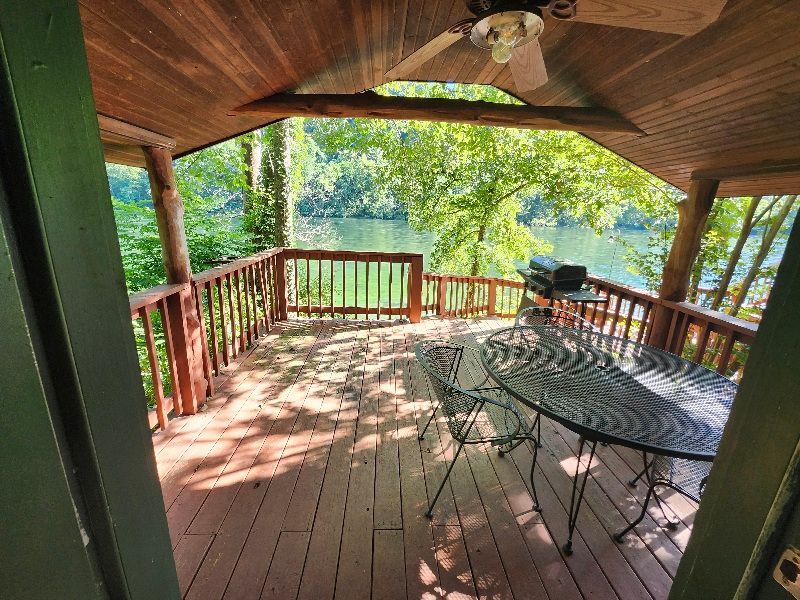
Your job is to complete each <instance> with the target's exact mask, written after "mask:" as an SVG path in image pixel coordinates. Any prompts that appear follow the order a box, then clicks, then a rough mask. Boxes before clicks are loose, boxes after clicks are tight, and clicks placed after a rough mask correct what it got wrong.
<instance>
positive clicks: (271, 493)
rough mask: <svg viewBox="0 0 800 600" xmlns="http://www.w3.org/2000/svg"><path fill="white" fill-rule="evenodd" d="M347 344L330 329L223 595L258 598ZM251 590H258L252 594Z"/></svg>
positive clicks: (233, 597) (236, 597)
mask: <svg viewBox="0 0 800 600" xmlns="http://www.w3.org/2000/svg"><path fill="white" fill-rule="evenodd" d="M348 343H350V344H351V343H352V342H351V341H350V340H348V339H347V336H346V335H337V334H336V333H335V332H332V333H331V339H330V342H329V343H328V344H326V346H325V348H324V349H323V352H322V353H321V356H320V359H319V363H318V365H317V368H316V373H315V376H314V379H313V382H312V383H311V385H310V386H308V388H307V389H305V394H304V395H305V398H304V400H303V402H302V406H301V407H300V408H299V411H298V412H299V414H298V416H297V419H296V420H295V422H294V425H293V427H292V431H291V434H290V435H289V439H288V440H287V442H286V446H285V447H284V450H283V453H282V454H281V456H280V459H279V460H278V464H277V466H276V469H275V474H274V475H273V476H272V478H271V481H270V484H269V487H268V488H267V493H266V495H265V496H264V499H263V501H262V503H261V506H260V508H259V510H258V513H257V514H256V517H255V520H254V522H253V525H252V528H251V529H250V532H249V533H248V535H247V541H246V542H245V545H244V547H243V549H242V552H241V554H240V555H239V560H238V561H237V563H236V567H235V569H234V571H233V574H232V576H231V580H230V582H229V583H228V587H227V589H226V590H225V596H224V597H225V598H232V599H237V600H238V599H246V598H251V597H252V598H257V597H258V593H260V591H261V589H262V587H263V585H264V582H265V579H266V575H267V571H266V569H265V565H268V564H269V563H270V561H271V560H272V557H273V554H274V552H275V548H276V546H277V544H278V539H279V537H280V533H281V525H282V523H283V520H284V517H285V515H286V510H287V509H288V507H289V503H290V502H291V498H292V494H293V492H294V486H295V483H296V482H297V477H298V475H299V472H300V467H301V465H302V463H303V458H304V456H305V453H306V451H307V450H308V444H309V442H310V441H311V436H312V434H313V430H314V427H315V425H316V423H317V417H318V415H319V413H320V410H321V409H322V407H323V406H324V400H325V393H326V391H327V387H328V382H329V380H330V378H331V374H332V372H333V371H334V370H336V369H337V368H341V367H339V366H338V365H337V362H338V359H339V358H340V354H346V351H347V346H348ZM297 395H298V396H300V395H303V393H302V392H300V393H298V394H297ZM336 401H337V402H339V401H341V398H337V400H336ZM336 412H338V405H337V408H336ZM253 591H256V592H257V593H255V594H254V593H253Z"/></svg>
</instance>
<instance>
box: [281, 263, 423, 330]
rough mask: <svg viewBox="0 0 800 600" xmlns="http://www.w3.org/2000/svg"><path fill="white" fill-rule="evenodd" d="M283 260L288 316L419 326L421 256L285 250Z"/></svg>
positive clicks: (420, 309) (420, 313) (420, 312)
mask: <svg viewBox="0 0 800 600" xmlns="http://www.w3.org/2000/svg"><path fill="white" fill-rule="evenodd" d="M283 259H284V261H285V263H286V281H287V290H286V291H287V294H286V302H287V311H288V312H289V313H292V314H294V315H297V316H300V315H303V316H307V317H312V316H316V317H325V316H328V317H342V318H345V317H355V318H359V317H364V318H376V319H380V318H397V317H406V318H408V319H409V320H410V321H411V322H412V323H416V322H419V319H420V317H421V315H422V308H421V298H422V254H407V253H399V252H355V251H342V250H299V249H293V248H292V249H290V248H287V249H285V250H284V251H283Z"/></svg>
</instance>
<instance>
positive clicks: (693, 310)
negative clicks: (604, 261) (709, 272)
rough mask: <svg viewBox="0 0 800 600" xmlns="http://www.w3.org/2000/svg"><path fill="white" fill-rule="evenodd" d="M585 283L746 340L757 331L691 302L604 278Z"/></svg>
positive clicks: (749, 323)
mask: <svg viewBox="0 0 800 600" xmlns="http://www.w3.org/2000/svg"><path fill="white" fill-rule="evenodd" d="M587 282H588V283H591V284H597V283H599V284H602V285H605V286H607V287H610V288H613V289H615V290H617V291H620V292H622V293H624V294H627V295H630V296H635V297H637V298H639V299H640V300H647V301H649V302H652V303H653V304H658V305H662V306H666V307H667V308H672V309H674V310H679V311H680V312H683V313H686V314H689V315H691V316H693V317H697V318H700V319H704V320H706V321H709V322H710V323H713V324H714V325H718V326H720V327H724V328H725V329H731V330H733V331H734V332H736V333H738V334H740V335H741V336H746V337H748V338H755V335H756V332H757V331H758V323H753V322H752V321H747V320H745V319H742V318H739V317H734V316H732V315H729V314H726V313H724V312H720V311H717V310H711V309H710V308H706V307H704V306H700V305H699V304H694V303H692V302H672V301H670V300H662V299H661V298H659V297H658V295H657V294H654V293H653V292H649V291H647V290H643V289H640V288H635V287H631V286H628V285H625V284H623V283H619V282H616V281H612V280H610V279H606V278H604V277H598V276H597V275H589V276H588V277H587Z"/></svg>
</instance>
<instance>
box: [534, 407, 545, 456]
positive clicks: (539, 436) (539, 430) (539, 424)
mask: <svg viewBox="0 0 800 600" xmlns="http://www.w3.org/2000/svg"><path fill="white" fill-rule="evenodd" d="M534 425H536V445H537V446H538V447H539V448H543V446H542V414H541V413H538V412H537V413H536V419H535V423H534Z"/></svg>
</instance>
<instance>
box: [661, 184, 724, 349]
mask: <svg viewBox="0 0 800 600" xmlns="http://www.w3.org/2000/svg"><path fill="white" fill-rule="evenodd" d="M718 187H719V181H717V180H715V179H702V180H698V181H692V185H691V187H690V188H689V195H688V196H687V197H686V199H684V200H683V201H682V202H680V203H679V204H678V227H677V229H676V230H675V238H674V239H673V240H672V247H671V248H670V250H669V257H668V258H667V264H666V265H664V272H663V274H662V276H661V289H660V291H659V297H660V298H661V299H662V300H670V301H672V302H683V301H684V300H686V294H687V292H688V289H689V278H690V276H691V273H692V266H693V265H694V261H695V259H696V258H697V253H698V252H699V251H700V239H701V238H702V236H703V230H704V229H705V226H706V221H707V220H708V215H709V213H710V212H711V207H712V205H713V204H714V198H715V197H716V194H717V188H718ZM672 314H673V310H672V309H671V308H669V307H667V306H663V305H659V306H658V307H657V308H656V313H655V315H654V316H653V325H652V330H651V332H650V337H649V338H648V343H649V344H650V345H651V346H657V347H659V348H663V347H664V345H665V344H666V342H667V338H668V336H669V328H670V322H671V321H672ZM668 349H669V348H668Z"/></svg>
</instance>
